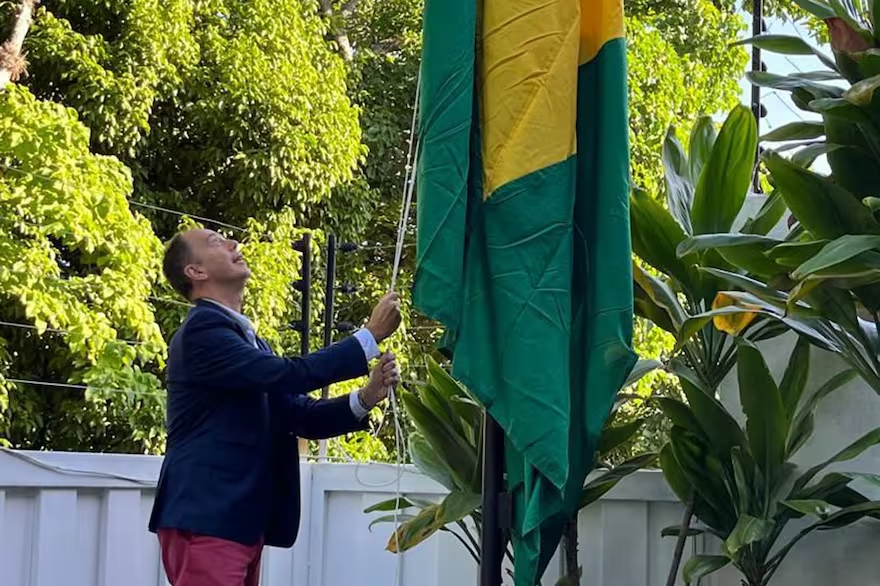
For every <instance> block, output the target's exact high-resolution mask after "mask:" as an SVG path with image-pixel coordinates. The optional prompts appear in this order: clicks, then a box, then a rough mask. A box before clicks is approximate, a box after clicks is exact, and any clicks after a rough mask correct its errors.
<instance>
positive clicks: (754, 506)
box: [660, 338, 880, 586]
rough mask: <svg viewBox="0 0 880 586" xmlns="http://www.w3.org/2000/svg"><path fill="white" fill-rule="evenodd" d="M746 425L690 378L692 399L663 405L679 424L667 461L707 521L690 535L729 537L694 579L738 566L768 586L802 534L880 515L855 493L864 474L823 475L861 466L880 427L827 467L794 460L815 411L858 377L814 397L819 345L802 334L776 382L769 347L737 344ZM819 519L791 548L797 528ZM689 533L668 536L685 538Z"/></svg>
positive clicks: (673, 480)
mask: <svg viewBox="0 0 880 586" xmlns="http://www.w3.org/2000/svg"><path fill="white" fill-rule="evenodd" d="M736 352H737V375H738V387H739V397H740V403H741V405H742V408H743V412H744V414H745V426H744V427H741V426H740V424H739V423H738V422H737V421H736V419H734V417H733V416H732V415H731V414H730V413H729V412H728V411H727V409H726V408H725V407H724V406H723V405H722V404H721V402H719V401H718V400H717V399H716V398H715V396H714V393H713V392H712V390H711V389H708V388H704V387H700V386H699V385H698V384H695V383H693V382H691V381H692V380H693V379H690V378H688V377H686V376H685V377H683V378H682V385H683V387H684V389H685V393H686V395H687V398H688V403H687V404H685V403H681V402H678V401H674V400H672V399H666V400H664V401H663V402H662V408H663V410H664V412H665V413H666V415H667V416H668V417H669V419H670V421H671V422H672V424H673V428H672V432H671V434H670V440H669V443H668V444H667V445H666V446H664V448H663V450H662V452H661V456H660V462H661V466H662V468H663V472H664V475H665V476H666V479H667V481H668V482H669V485H670V486H671V487H672V489H673V490H674V491H675V492H676V494H677V495H678V497H679V498H680V499H681V500H682V501H683V502H692V503H693V510H694V515H695V516H696V517H697V519H698V520H699V524H698V525H697V526H694V527H689V528H688V534H689V535H695V534H700V533H704V532H705V533H709V534H711V535H713V536H715V537H717V538H718V539H720V540H721V541H722V547H721V550H722V554H723V555H715V556H709V555H698V556H695V557H693V558H691V559H690V560H689V561H688V562H687V563H686V564H685V567H684V569H683V573H684V578H685V582H686V583H687V584H691V583H693V582H694V581H695V580H697V579H699V578H700V577H703V576H706V575H708V574H710V573H712V572H715V571H717V570H719V569H721V568H722V567H724V566H726V565H728V564H732V565H733V566H734V567H735V568H736V569H737V570H738V571H739V572H740V573H741V575H742V577H743V584H745V585H747V586H766V584H768V583H769V582H770V580H771V578H772V577H773V575H774V574H775V572H776V571H777V570H778V568H779V566H780V565H781V564H782V562H783V560H784V559H785V557H786V555H787V554H788V553H789V552H790V551H791V549H792V548H793V547H794V546H795V545H796V544H797V543H798V542H799V541H800V539H801V538H803V537H804V536H806V535H808V534H809V533H811V532H813V531H816V530H828V529H837V528H840V527H843V526H846V525H849V524H851V523H854V522H856V521H858V520H859V519H862V518H863V517H866V516H871V517H875V518H876V517H880V502H872V501H869V500H868V499H867V498H866V497H864V496H863V495H861V494H860V493H858V492H857V491H855V490H853V489H852V488H850V487H849V484H850V483H851V481H852V480H853V479H854V477H855V476H854V475H844V474H840V473H837V472H832V473H828V474H825V475H824V476H822V477H821V478H820V477H819V475H820V474H821V473H822V472H823V471H824V470H825V468H827V467H828V466H829V465H831V464H833V463H836V462H844V461H848V460H851V459H853V458H855V457H857V456H858V455H860V454H861V453H862V452H864V451H865V450H867V449H869V448H871V447H873V446H874V445H876V444H878V443H880V428H878V430H876V431H873V432H871V433H868V434H866V435H865V436H863V437H862V438H859V439H858V440H856V441H855V442H854V443H853V444H851V445H850V446H848V447H846V448H844V449H843V450H841V451H840V452H838V453H837V454H836V455H835V456H833V457H831V458H829V459H828V460H827V461H825V462H822V463H821V464H818V465H817V466H814V467H813V468H810V469H808V470H806V471H800V472H799V471H798V470H797V467H796V466H794V465H793V464H792V462H791V461H792V458H793V457H794V456H795V455H796V454H797V452H798V451H799V450H800V448H801V447H802V446H803V445H804V444H805V443H806V442H807V441H808V440H809V439H810V437H811V436H812V434H813V412H814V410H815V408H816V406H817V405H818V404H819V402H821V401H822V400H823V399H824V398H826V397H828V396H829V395H830V394H831V393H833V392H834V391H835V390H837V389H839V388H840V387H841V386H843V385H844V384H845V383H847V382H849V381H851V380H852V379H853V378H854V377H855V372H853V371H845V372H843V373H840V374H838V375H835V376H832V377H831V378H830V379H829V380H827V381H826V382H825V383H824V384H823V385H822V386H821V387H820V388H818V389H814V390H812V391H811V392H807V389H806V383H807V373H808V372H809V366H810V342H809V340H807V339H806V338H799V341H798V343H797V344H796V345H795V347H794V350H793V351H792V354H791V358H790V360H789V362H788V366H787V368H786V371H785V373H784V375H783V377H782V379H781V380H780V381H776V380H775V379H774V378H773V376H772V375H771V374H770V371H769V369H768V367H767V365H766V363H765V362H764V359H763V357H762V356H761V353H760V352H759V350H758V349H757V348H756V347H755V346H754V345H752V344H751V343H750V342H748V341H746V340H739V341H738V342H737V344H736ZM805 516H810V517H814V518H815V520H814V521H813V522H812V523H811V524H809V525H807V526H806V527H805V528H804V529H802V530H801V531H800V532H799V533H797V534H795V536H794V537H792V538H790V539H788V540H785V541H783V542H781V543H779V541H780V537H781V535H782V532H783V530H784V529H785V527H786V526H787V525H788V523H789V522H791V521H793V520H796V519H801V518H803V517H805ZM678 531H679V528H670V529H667V530H664V534H666V535H676V534H677V533H678Z"/></svg>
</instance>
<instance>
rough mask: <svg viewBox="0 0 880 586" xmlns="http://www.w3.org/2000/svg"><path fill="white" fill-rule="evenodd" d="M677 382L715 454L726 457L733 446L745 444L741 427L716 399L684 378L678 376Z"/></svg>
mask: <svg viewBox="0 0 880 586" xmlns="http://www.w3.org/2000/svg"><path fill="white" fill-rule="evenodd" d="M679 382H680V383H681V388H682V390H683V391H684V394H685V396H686V397H687V400H688V404H689V405H690V408H691V411H692V412H693V414H694V416H695V417H696V419H697V421H698V422H699V424H700V427H701V428H702V430H703V434H704V435H705V436H706V437H707V438H709V440H710V442H711V447H712V450H713V451H714V452H715V453H716V454H717V455H719V456H721V457H726V456H727V454H729V453H730V450H731V449H733V448H734V447H735V446H745V445H746V437H745V434H743V431H742V428H740V426H739V424H738V423H737V421H736V419H734V418H733V417H732V416H731V415H730V413H728V412H727V410H726V409H725V408H724V406H723V405H722V404H721V402H720V401H719V400H718V399H716V398H715V397H713V396H710V395H709V394H708V393H706V392H705V391H703V390H701V389H699V388H697V387H695V386H694V385H692V384H691V383H690V382H689V381H688V380H686V379H683V378H680V379H679Z"/></svg>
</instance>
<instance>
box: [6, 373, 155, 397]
mask: <svg viewBox="0 0 880 586" xmlns="http://www.w3.org/2000/svg"><path fill="white" fill-rule="evenodd" d="M0 381H7V382H10V383H15V384H21V385H31V386H37V387H50V388H63V389H76V390H80V391H88V390H92V391H101V392H104V393H125V394H127V395H142V396H148V397H158V396H160V395H164V394H165V393H164V392H163V391H133V390H125V389H114V388H109V387H95V386H91V385H78V384H73V383H57V382H51V381H42V380H30V379H25V378H8V377H3V376H0Z"/></svg>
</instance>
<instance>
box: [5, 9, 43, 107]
mask: <svg viewBox="0 0 880 586" xmlns="http://www.w3.org/2000/svg"><path fill="white" fill-rule="evenodd" d="M36 3H37V2H36V0H22V2H21V6H20V7H19V9H18V14H17V15H16V17H15V24H14V25H13V26H12V35H11V36H10V37H9V40H8V41H6V42H5V43H3V44H2V45H0V90H2V89H3V88H5V87H6V86H7V84H9V82H10V81H17V80H18V78H19V77H21V74H22V73H24V72H25V67H26V65H27V63H26V62H25V60H24V56H23V55H22V53H21V47H22V45H24V38H25V36H26V35H27V32H28V29H29V28H30V26H31V21H32V20H33V14H34V6H36Z"/></svg>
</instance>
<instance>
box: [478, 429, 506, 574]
mask: <svg viewBox="0 0 880 586" xmlns="http://www.w3.org/2000/svg"><path fill="white" fill-rule="evenodd" d="M483 421H484V422H485V424H484V430H483V531H482V533H481V535H480V553H481V556H480V586H501V564H502V562H503V561H504V548H505V543H504V532H505V530H506V529H507V528H508V526H509V518H508V517H509V513H508V511H507V506H508V502H507V494H506V490H505V486H504V430H503V429H502V428H501V426H500V425H498V422H497V421H495V420H494V419H493V418H492V417H491V416H490V415H489V413H488V412H486V413H485V415H484V418H483Z"/></svg>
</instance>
